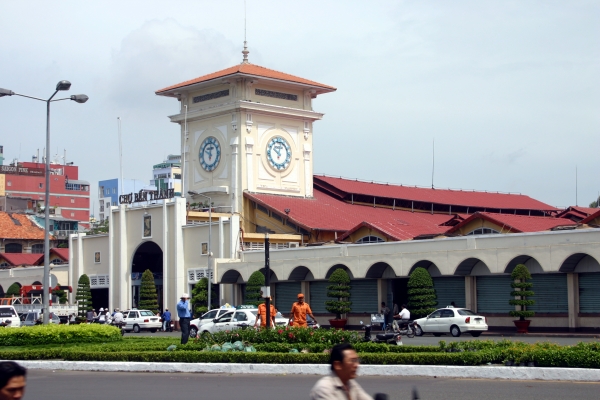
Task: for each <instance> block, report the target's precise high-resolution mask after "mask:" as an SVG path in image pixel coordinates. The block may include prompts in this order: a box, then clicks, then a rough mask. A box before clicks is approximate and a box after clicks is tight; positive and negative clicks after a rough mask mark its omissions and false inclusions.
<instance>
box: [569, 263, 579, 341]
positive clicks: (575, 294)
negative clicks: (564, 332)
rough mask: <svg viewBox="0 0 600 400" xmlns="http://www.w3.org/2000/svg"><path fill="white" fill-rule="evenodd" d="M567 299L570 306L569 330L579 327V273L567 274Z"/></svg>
mask: <svg viewBox="0 0 600 400" xmlns="http://www.w3.org/2000/svg"><path fill="white" fill-rule="evenodd" d="M567 299H568V306H569V330H570V331H574V330H575V329H577V328H579V274H576V273H572V274H567Z"/></svg>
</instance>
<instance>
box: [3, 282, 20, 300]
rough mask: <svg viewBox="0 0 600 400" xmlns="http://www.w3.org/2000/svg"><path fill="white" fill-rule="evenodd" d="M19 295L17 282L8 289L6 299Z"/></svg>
mask: <svg viewBox="0 0 600 400" xmlns="http://www.w3.org/2000/svg"><path fill="white" fill-rule="evenodd" d="M20 295H21V286H19V284H18V283H17V282H15V283H13V284H12V285H10V286H9V287H8V290H7V291H6V297H19V296H20Z"/></svg>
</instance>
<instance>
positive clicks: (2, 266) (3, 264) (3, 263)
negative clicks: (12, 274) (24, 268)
mask: <svg viewBox="0 0 600 400" xmlns="http://www.w3.org/2000/svg"><path fill="white" fill-rule="evenodd" d="M6 267H10V264H9V263H7V262H6V261H2V262H1V263H0V268H6Z"/></svg>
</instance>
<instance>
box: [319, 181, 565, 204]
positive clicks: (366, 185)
mask: <svg viewBox="0 0 600 400" xmlns="http://www.w3.org/2000/svg"><path fill="white" fill-rule="evenodd" d="M314 182H315V186H317V187H320V188H321V189H323V190H327V191H328V192H330V193H331V194H333V195H336V196H339V197H340V198H343V197H345V196H346V195H348V194H351V193H352V194H359V195H367V196H375V197H384V198H393V199H402V200H408V201H419V202H426V203H434V204H444V205H452V206H463V207H477V208H488V209H510V210H540V211H558V209H557V208H555V207H552V206H550V205H548V204H545V203H542V202H541V201H538V200H535V199H532V198H531V197H529V196H525V195H521V194H506V193H492V192H475V191H465V190H450V189H429V188H418V187H412V186H402V185H390V184H381V183H370V182H362V181H358V180H349V179H343V178H333V177H328V176H321V175H319V176H316V175H315V176H314Z"/></svg>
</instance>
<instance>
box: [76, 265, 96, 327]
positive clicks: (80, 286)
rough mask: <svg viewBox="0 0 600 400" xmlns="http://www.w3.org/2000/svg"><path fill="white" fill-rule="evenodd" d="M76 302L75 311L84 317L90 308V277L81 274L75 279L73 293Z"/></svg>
mask: <svg viewBox="0 0 600 400" xmlns="http://www.w3.org/2000/svg"><path fill="white" fill-rule="evenodd" d="M75 301H76V302H77V313H78V315H79V316H80V317H82V318H85V317H86V314H87V312H88V311H91V310H92V291H91V289H90V278H89V277H88V276H87V275H86V274H83V275H81V276H80V277H79V281H77V292H76V294H75Z"/></svg>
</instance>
